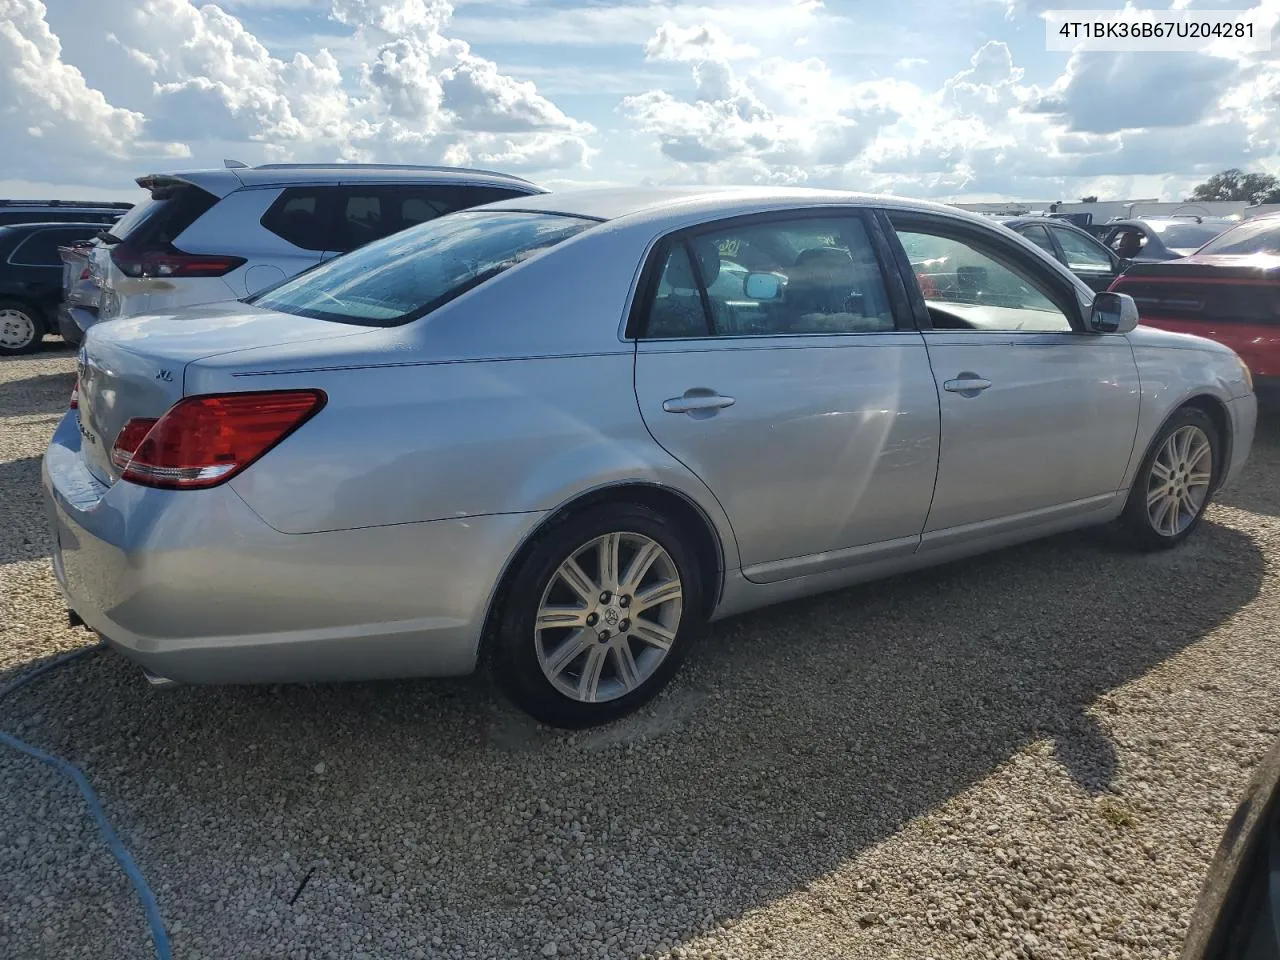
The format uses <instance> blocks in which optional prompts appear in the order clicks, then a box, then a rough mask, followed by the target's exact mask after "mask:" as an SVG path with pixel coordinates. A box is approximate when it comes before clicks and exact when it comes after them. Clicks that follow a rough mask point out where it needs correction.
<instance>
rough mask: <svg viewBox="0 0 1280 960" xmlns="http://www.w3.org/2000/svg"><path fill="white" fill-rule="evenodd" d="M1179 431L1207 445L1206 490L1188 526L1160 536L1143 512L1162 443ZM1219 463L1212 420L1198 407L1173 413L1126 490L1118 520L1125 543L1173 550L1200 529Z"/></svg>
mask: <svg viewBox="0 0 1280 960" xmlns="http://www.w3.org/2000/svg"><path fill="white" fill-rule="evenodd" d="M1183 427H1196V428H1198V429H1199V430H1200V431H1201V432H1203V434H1204V435H1205V437H1206V438H1207V439H1208V441H1209V446H1210V455H1209V461H1210V467H1209V471H1210V476H1209V490H1208V493H1207V494H1206V496H1205V498H1204V502H1203V503H1201V504H1200V507H1199V509H1198V510H1197V511H1196V513H1195V515H1194V516H1193V517H1192V519H1191V522H1190V523H1188V524H1187V525H1186V526H1185V527H1184V528H1183V529H1181V530H1179V531H1178V532H1177V533H1174V534H1169V533H1162V532H1161V531H1159V530H1157V529H1156V527H1155V524H1154V523H1153V521H1152V518H1151V516H1150V514H1149V512H1148V510H1147V498H1148V495H1149V493H1150V492H1151V484H1152V469H1153V466H1154V465H1155V462H1156V458H1157V456H1159V454H1160V451H1161V449H1162V448H1163V447H1164V445H1165V442H1166V441H1167V440H1168V439H1169V437H1170V436H1172V435H1173V434H1174V433H1176V432H1177V431H1178V430H1181V429H1182V428H1183ZM1221 460H1222V437H1221V436H1220V435H1219V433H1218V428H1217V426H1216V425H1215V424H1214V422H1213V418H1212V417H1210V416H1209V415H1208V414H1207V413H1205V412H1204V411H1203V410H1201V409H1200V408H1199V407H1190V406H1189V407H1182V408H1181V409H1179V410H1178V411H1176V412H1175V413H1174V414H1173V416H1171V417H1170V418H1169V419H1168V420H1167V421H1166V422H1165V425H1164V426H1163V427H1161V428H1160V432H1159V433H1157V434H1156V436H1155V439H1154V440H1152V441H1151V446H1150V447H1149V448H1148V449H1147V454H1146V456H1145V457H1143V459H1142V466H1140V467H1139V468H1138V472H1137V474H1136V475H1135V476H1134V478H1133V486H1132V487H1131V488H1130V490H1129V499H1128V501H1127V502H1126V503H1125V506H1124V513H1122V514H1121V516H1120V523H1121V526H1122V527H1123V528H1124V530H1125V532H1126V533H1127V534H1128V538H1129V541H1130V542H1131V543H1132V544H1133V545H1134V546H1135V547H1137V548H1138V549H1140V550H1148V551H1150V550H1168V549H1170V548H1171V547H1176V546H1177V545H1178V544H1180V543H1182V541H1184V540H1186V539H1187V537H1189V536H1191V534H1192V532H1194V531H1195V529H1196V527H1198V526H1200V521H1201V520H1202V519H1203V518H1204V513H1205V510H1207V509H1208V507H1209V503H1210V501H1211V500H1212V499H1213V494H1214V492H1215V491H1216V490H1217V487H1218V478H1219V471H1220V470H1221ZM1157 482H1159V481H1157Z"/></svg>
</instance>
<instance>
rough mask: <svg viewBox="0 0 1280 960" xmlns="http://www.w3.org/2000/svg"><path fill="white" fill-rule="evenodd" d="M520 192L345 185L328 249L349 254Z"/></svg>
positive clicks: (452, 187) (438, 187) (445, 186)
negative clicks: (449, 215) (404, 231)
mask: <svg viewBox="0 0 1280 960" xmlns="http://www.w3.org/2000/svg"><path fill="white" fill-rule="evenodd" d="M517 195H518V194H517V193H516V191H513V190H503V189H501V188H498V187H480V186H475V187H470V186H453V185H443V184H437V185H429V184H405V185H403V186H401V185H392V184H381V185H370V186H367V187H343V188H341V189H339V190H338V210H337V217H336V219H335V223H334V231H333V237H332V239H331V240H330V245H329V247H328V249H329V250H331V251H334V252H337V253H347V252H349V251H351V250H355V249H357V248H359V247H363V246H364V245H365V244H366V243H372V242H373V241H374V240H380V239H382V238H383V237H388V236H390V235H391V234H393V233H399V232H400V231H401V230H407V229H408V228H409V227H413V226H416V225H417V224H419V223H426V222H427V221H428V220H434V219H435V218H436V217H441V216H444V215H445V214H446V213H453V212H455V211H457V210H466V209H467V208H469V207H475V206H479V205H480V204H482V203H492V202H494V201H496V200H505V199H507V198H508V197H513V196H517Z"/></svg>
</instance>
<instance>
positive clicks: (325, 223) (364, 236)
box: [80, 161, 546, 327]
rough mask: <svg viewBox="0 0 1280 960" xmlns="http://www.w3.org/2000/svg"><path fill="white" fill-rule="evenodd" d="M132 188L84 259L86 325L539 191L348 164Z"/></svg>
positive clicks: (212, 174) (234, 172)
mask: <svg viewBox="0 0 1280 960" xmlns="http://www.w3.org/2000/svg"><path fill="white" fill-rule="evenodd" d="M137 183H138V186H140V187H142V188H143V189H144V190H146V191H148V192H149V193H150V194H151V198H150V199H149V200H147V201H144V202H142V203H139V204H138V205H137V206H135V207H134V208H133V209H132V210H130V211H129V212H128V213H127V214H126V215H125V216H124V217H123V218H121V219H120V221H119V222H118V223H116V225H115V226H113V227H111V228H110V231H109V232H108V233H106V234H104V235H103V237H102V238H101V239H100V240H98V241H97V242H96V243H95V248H94V250H93V251H92V253H91V254H90V257H89V275H90V278H91V280H92V281H93V282H94V283H96V284H97V285H98V286H99V287H100V288H101V296H100V298H99V305H98V317H97V319H101V320H112V319H116V318H120V317H129V316H134V315H136V314H140V313H156V312H162V311H166V310H172V309H175V308H178V307H184V306H188V305H190V304H197V303H212V302H215V301H219V300H238V299H240V298H242V297H246V296H249V295H250V294H253V293H257V292H259V291H261V290H263V289H265V288H266V287H269V286H271V285H273V284H276V283H279V282H281V281H283V280H285V279H287V278H289V277H292V276H294V275H295V274H298V273H301V272H302V271H303V270H306V269H308V268H309V267H312V266H314V265H316V264H317V263H320V262H322V261H324V260H326V259H328V258H330V257H335V256H337V255H338V254H341V253H346V252H348V251H350V250H354V249H355V248H356V247H359V246H362V245H364V244H366V243H368V242H369V241H371V240H377V239H379V238H381V237H385V236H387V235H388V234H391V233H395V232H397V231H399V230H403V229H405V228H406V227H411V226H413V225H414V224H418V223H422V222H423V221H426V220H431V219H434V218H435V217H438V216H441V215H443V214H446V213H451V212H453V211H455V210H462V209H465V208H467V207H474V206H478V205H480V204H483V203H491V202H493V201H496V200H506V199H508V198H511V197H517V196H521V195H527V194H535V193H545V192H546V191H545V190H543V189H542V188H541V187H538V186H536V185H535V184H533V183H530V182H529V181H527V180H523V179H521V178H520V177H515V176H511V175H508V174H503V173H493V172H490V171H487V170H468V169H462V168H458V167H426V166H390V165H384V164H351V163H341V164H279V163H271V164H265V165H263V166H258V167H247V166H244V165H243V164H237V163H235V162H234V161H227V167H226V169H221V170H219V169H214V170H197V171H194V172H191V173H173V174H150V175H148V176H145V177H139V178H138V180H137ZM80 326H81V327H83V326H85V324H84V323H81V324H80Z"/></svg>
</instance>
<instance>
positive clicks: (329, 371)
mask: <svg viewBox="0 0 1280 960" xmlns="http://www.w3.org/2000/svg"><path fill="white" fill-rule="evenodd" d="M637 243H639V246H638V247H637ZM574 247H577V249H574ZM642 249H643V240H637V238H636V237H627V236H623V235H622V234H621V233H611V232H610V231H608V230H605V231H602V236H600V237H597V238H594V242H592V243H590V244H578V243H576V242H575V241H569V242H568V243H566V244H565V245H564V246H563V248H557V249H556V250H554V251H552V252H551V253H550V254H548V255H546V256H545V257H543V258H539V259H535V260H533V261H531V262H530V263H528V264H525V265H523V266H521V267H517V268H514V269H512V270H510V271H509V272H508V273H506V274H503V275H502V276H500V277H498V278H496V279H495V280H493V281H491V282H490V283H488V284H485V285H483V286H481V287H478V288H477V289H475V290H474V291H471V292H470V293H468V294H466V295H464V296H462V297H460V298H459V299H457V300H455V301H453V302H452V303H450V304H448V305H446V306H445V307H443V308H441V309H440V310H439V311H437V312H436V313H434V314H432V315H430V316H428V317H426V318H423V319H422V320H421V321H418V322H416V323H413V324H409V325H406V326H403V327H397V328H390V329H385V330H379V331H376V332H374V333H372V334H371V335H370V336H369V337H367V338H360V339H361V343H360V346H359V348H358V351H357V350H352V349H350V348H348V349H347V350H345V351H344V350H343V349H342V348H340V347H335V346H332V345H329V346H326V344H325V343H323V342H321V343H318V344H301V345H297V346H296V347H291V348H287V349H284V350H281V349H280V348H264V349H262V350H250V351H244V352H241V353H236V354H230V355H227V356H223V357H216V358H211V359H208V360H202V361H199V362H197V363H195V364H193V365H192V366H191V367H190V368H189V369H188V372H187V377H188V392H191V393H201V392H209V391H211V390H215V389H236V390H264V389H285V388H300V387H319V388H321V389H323V390H324V391H325V392H326V393H327V395H328V398H329V399H328V404H327V405H326V407H325V409H324V410H323V411H321V413H320V414H319V415H317V416H316V417H315V419H313V420H312V421H310V422H309V423H307V424H306V425H305V426H304V427H303V428H302V429H301V430H299V431H298V432H297V433H295V434H294V435H292V436H290V437H288V438H287V439H286V440H285V441H284V442H283V443H282V444H281V445H280V446H279V447H277V448H276V449H274V450H272V451H271V452H270V453H269V454H268V455H267V456H266V457H264V458H263V459H262V460H261V461H259V462H258V463H256V464H254V465H253V466H252V467H250V468H249V469H248V470H247V471H245V473H244V474H242V475H241V476H239V477H236V478H235V479H234V480H233V481H232V482H231V486H232V488H233V489H234V490H235V492H236V493H237V494H239V495H240V496H241V497H242V498H243V499H244V500H245V502H246V503H248V505H249V506H250V507H251V508H252V509H253V510H254V511H255V512H256V513H257V514H258V515H259V516H260V517H261V518H262V519H263V520H264V521H265V522H267V523H268V524H270V525H271V526H272V527H274V528H276V529H277V530H280V531H283V532H286V533H312V532H317V531H322V530H338V529H350V528H355V527H373V526H380V525H389V524H399V523H413V522H419V521H427V520H437V519H443V518H465V517H469V516H479V515H486V514H496V513H518V512H531V511H544V510H554V509H555V508H557V507H559V506H561V505H563V504H564V503H566V502H568V501H570V500H572V499H574V498H575V497H576V496H578V495H580V494H582V493H584V492H587V491H589V490H592V489H596V488H599V487H603V486H607V485H610V484H616V483H622V482H643V483H650V484H655V485H660V486H666V487H669V488H672V489H674V490H677V491H679V492H680V493H682V494H683V495H684V496H686V497H687V498H688V499H690V500H692V501H693V502H694V503H696V504H697V505H698V506H699V507H701V508H702V510H703V512H704V513H706V514H707V515H708V517H709V518H710V519H711V521H712V523H713V524H714V525H715V527H716V530H717V533H718V534H719V535H720V539H721V542H722V544H723V545H724V548H725V553H726V561H727V562H728V563H729V564H730V565H733V566H736V565H737V551H736V546H734V544H733V537H732V532H731V530H730V528H729V524H728V521H727V519H726V518H725V517H724V514H723V512H722V511H721V510H720V508H719V504H718V503H717V502H716V500H715V498H714V496H712V494H711V493H710V491H709V490H707V488H706V487H705V486H703V485H702V484H701V482H700V481H699V480H697V478H696V477H694V476H693V474H691V473H690V472H689V471H688V470H687V469H686V468H685V467H683V466H682V465H681V464H680V463H679V462H678V461H676V460H674V459H673V458H672V457H670V456H669V455H668V454H667V453H666V452H665V451H663V450H662V448H661V447H659V446H658V445H657V444H656V443H655V442H654V441H653V439H652V438H651V437H650V436H649V433H648V431H647V430H646V428H645V426H644V422H643V420H642V418H641V417H640V414H639V409H638V407H637V404H636V399H635V391H634V362H635V348H634V344H632V343H630V342H627V341H625V340H622V339H620V338H619V336H618V329H619V324H620V320H621V318H622V316H623V314H624V313H625V311H626V308H627V304H628V302H629V296H630V288H631V284H632V282H633V280H634V278H635V275H636V273H637V272H638V267H639V252H640V250H642ZM533 267H541V269H536V270H535V269H531V268H533ZM584 278H585V279H587V280H588V281H589V282H587V283H583V282H582V281H583V280H584ZM352 329H353V330H358V329H361V328H358V327H353V328H352Z"/></svg>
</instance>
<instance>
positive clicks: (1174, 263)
mask: <svg viewBox="0 0 1280 960" xmlns="http://www.w3.org/2000/svg"><path fill="white" fill-rule="evenodd" d="M1110 289H1112V290H1114V291H1116V292H1117V293H1127V294H1129V295H1130V296H1131V297H1133V299H1134V300H1135V301H1137V304H1138V313H1139V315H1140V316H1141V317H1142V322H1143V323H1145V324H1147V325H1148V326H1151V327H1160V328H1161V329H1162V330H1175V331H1178V332H1181V333H1194V334H1198V335H1199V336H1202V337H1208V338H1209V339H1211V340H1217V341H1218V342H1219V343H1222V344H1226V345H1227V346H1228V347H1230V348H1231V349H1232V350H1234V351H1235V352H1236V353H1238V354H1240V357H1241V358H1242V359H1243V360H1244V362H1245V363H1246V364H1248V366H1249V370H1250V371H1251V372H1252V373H1253V377H1254V382H1255V384H1256V385H1258V386H1271V387H1280V214H1268V215H1266V216H1261V217H1255V218H1253V219H1251V220H1245V221H1243V222H1242V223H1240V224H1238V225H1236V226H1234V227H1232V228H1231V229H1230V230H1228V231H1227V232H1226V233H1223V234H1220V235H1219V236H1217V237H1215V238H1214V239H1212V240H1210V241H1209V242H1208V243H1206V244H1205V245H1204V246H1203V247H1201V248H1200V249H1199V250H1197V251H1196V252H1195V253H1193V254H1192V255H1191V256H1189V257H1182V258H1180V259H1178V260H1165V261H1163V262H1160V263H1135V264H1133V265H1132V266H1130V267H1129V268H1128V269H1127V270H1125V272H1124V273H1123V274H1121V275H1120V276H1119V277H1117V278H1116V280H1115V282H1114V283H1112V284H1111V288H1110Z"/></svg>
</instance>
